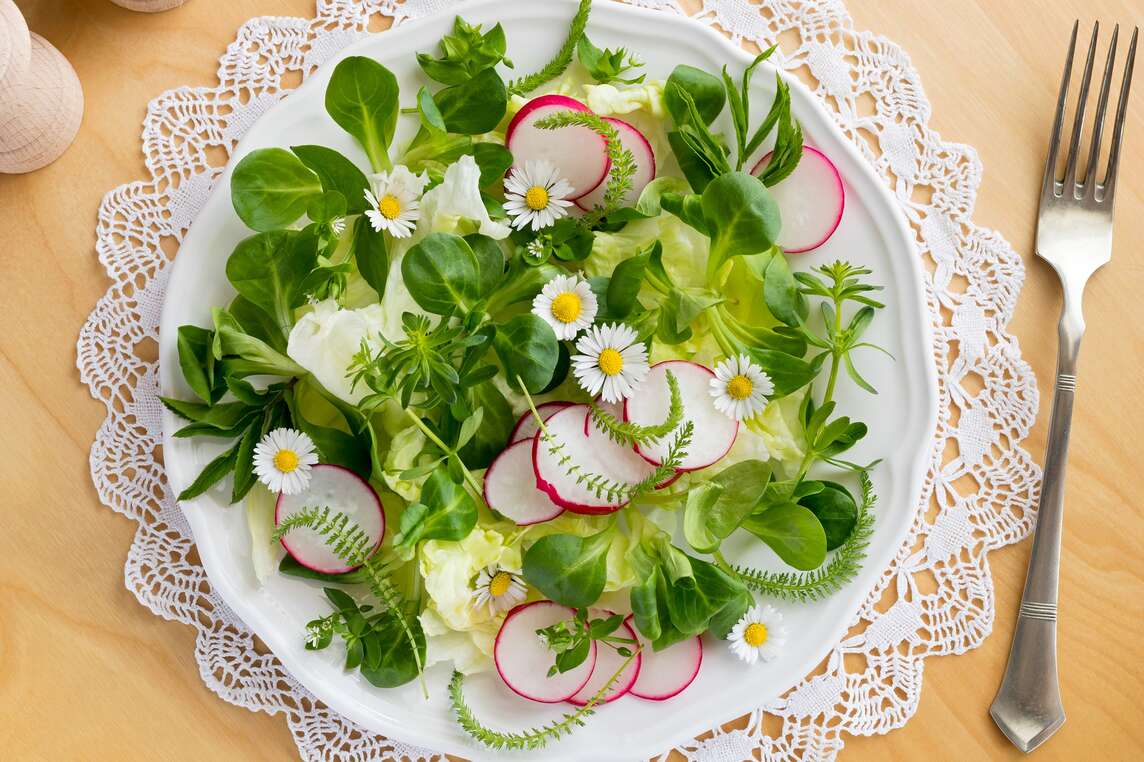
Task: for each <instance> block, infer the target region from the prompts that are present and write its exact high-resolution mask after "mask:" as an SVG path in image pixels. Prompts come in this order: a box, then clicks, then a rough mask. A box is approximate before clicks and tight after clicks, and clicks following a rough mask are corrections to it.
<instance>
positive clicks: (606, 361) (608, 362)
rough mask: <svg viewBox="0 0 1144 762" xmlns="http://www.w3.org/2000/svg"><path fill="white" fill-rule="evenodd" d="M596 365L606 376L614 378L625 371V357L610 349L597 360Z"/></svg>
mask: <svg viewBox="0 0 1144 762" xmlns="http://www.w3.org/2000/svg"><path fill="white" fill-rule="evenodd" d="M596 364H597V365H599V366H600V370H602V371H604V375H606V376H614V375H616V374H617V373H619V372H620V371H621V370H623V369H624V356H623V355H622V354H620V353H619V352H617V351H616V350H614V349H612V348H611V347H608V348H607V349H605V350H604V351H603V352H601V353H600V356H599V357H597V358H596Z"/></svg>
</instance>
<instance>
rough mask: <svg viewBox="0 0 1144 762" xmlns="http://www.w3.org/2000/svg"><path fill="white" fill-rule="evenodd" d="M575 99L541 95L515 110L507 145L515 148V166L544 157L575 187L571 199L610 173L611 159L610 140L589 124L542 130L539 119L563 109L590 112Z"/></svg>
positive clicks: (507, 131)
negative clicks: (591, 128)
mask: <svg viewBox="0 0 1144 762" xmlns="http://www.w3.org/2000/svg"><path fill="white" fill-rule="evenodd" d="M589 110H590V109H589V108H588V107H587V106H585V105H584V104H583V103H581V102H580V101H578V100H576V99H575V98H569V97H567V96H564V95H542V96H540V97H539V98H533V99H532V100H530V101H529V102H528V103H526V104H524V106H523V107H522V108H521V109H520V111H518V112H516V116H514V117H513V118H512V121H511V122H509V124H508V129H507V130H506V131H505V141H504V142H505V145H506V146H508V150H510V151H512V158H513V168H522V167H524V163H525V162H527V161H537V160H543V161H547V162H549V163H551V164H552V165H553V166H554V167H556V170H557V173H558V174H559V175H560V176H561V177H562V178H564V179H565V180H567V181H568V184H569V185H571V186H572V194H571V198H577V197H578V196H582V195H584V194H585V193H587V192H588V191H590V190H592V189H593V188H595V187H596V186H597V185H599V184H600V181H602V180H603V179H604V178H605V177H607V176H608V170H609V169H611V166H612V162H611V160H610V159H609V158H608V143H607V141H606V140H604V138H602V137H600V136H599V135H597V134H596V133H594V132H592V131H591V130H589V129H588V128H587V127H564V128H562V129H559V130H542V129H540V128H539V127H537V126H536V122H538V121H539V120H541V119H543V118H544V117H546V116H552V115H553V114H558V113H560V112H561V111H589Z"/></svg>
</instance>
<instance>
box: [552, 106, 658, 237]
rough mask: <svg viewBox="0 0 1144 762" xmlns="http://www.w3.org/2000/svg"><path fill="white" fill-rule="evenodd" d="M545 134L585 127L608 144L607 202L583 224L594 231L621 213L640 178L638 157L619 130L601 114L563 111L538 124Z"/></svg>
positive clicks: (594, 211)
mask: <svg viewBox="0 0 1144 762" xmlns="http://www.w3.org/2000/svg"><path fill="white" fill-rule="evenodd" d="M536 126H537V127H539V128H540V129H542V130H558V129H560V128H562V127H585V128H587V129H589V130H591V131H592V132H594V133H596V134H597V135H599V136H600V137H602V138H603V139H604V140H605V141H606V142H607V152H608V158H609V159H611V160H612V169H611V171H610V172H609V174H608V185H607V186H606V187H605V189H604V201H603V204H602V205H600V206H597V207H595V208H594V209H593V210H592V211H591V212H589V213H588V214H586V215H584V216H583V217H582V218H581V220H582V221H583V223H584V224H585V225H587V226H588V227H591V226H593V225H595V224H596V223H598V222H599V221H600V220H602V219H603V218H604V217H606V216H608V215H609V214H611V213H612V212H614V211H616V210H617V209H619V208H620V207H621V206H623V204H624V196H626V195H627V193H628V191H630V190H631V189H632V181H633V179H634V178H635V175H636V157H635V156H634V155H632V152H631V151H629V150H628V149H626V148H624V146H623V143H621V142H620V134H619V133H618V132H616V128H615V127H614V126H612V124H611V123H609V122H608V121H607V120H605V119H604V118H603V117H601V116H600V115H599V114H593V113H592V112H590V111H559V112H557V113H555V114H552V115H551V116H546V117H544V118H543V119H539V120H537V122H536Z"/></svg>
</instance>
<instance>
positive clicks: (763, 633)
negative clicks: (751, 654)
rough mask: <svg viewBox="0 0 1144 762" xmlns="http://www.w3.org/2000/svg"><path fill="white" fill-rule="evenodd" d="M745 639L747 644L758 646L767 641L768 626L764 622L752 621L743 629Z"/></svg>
mask: <svg viewBox="0 0 1144 762" xmlns="http://www.w3.org/2000/svg"><path fill="white" fill-rule="evenodd" d="M743 640H745V641H747V645H749V646H752V647H754V648H758V647H759V646H761V645H762V644H763V643H766V642H767V626H766V625H765V624H763V623H762V622H751V623H750V624H749V625H747V629H746V630H744V631H743Z"/></svg>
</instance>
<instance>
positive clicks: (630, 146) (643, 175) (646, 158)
mask: <svg viewBox="0 0 1144 762" xmlns="http://www.w3.org/2000/svg"><path fill="white" fill-rule="evenodd" d="M604 121H605V122H611V124H612V125H613V126H614V127H615V128H616V132H618V133H619V135H620V146H621V147H623V148H625V149H627V150H629V151H631V152H632V158H634V159H635V161H636V173H635V175H633V176H632V187H631V188H630V189H629V190H628V192H627V193H625V194H624V198H623V201H622V202H621V206H632V205H634V204H635V203H636V201H638V200H639V197H640V193H641V192H642V191H643V189H644V186H645V185H647V184H648V183H650V182H651V181H652V180H654V179H655V151H653V150H652V147H651V143H650V142H648V139H647V138H646V137H644V134H643V133H642V132H640V131H639V130H638V129H636V128H635V127H633V126H632V125H630V124H628V123H627V122H625V121H624V120H623V119H616V118H615V117H614V116H606V117H604ZM611 177H612V173H611V172H608V174H607V176H606V177H605V178H604V179H603V180H601V181H600V184H599V185H597V186H596V187H595V188H593V189H592V190H590V191H589V192H588V193H586V194H584V195H583V196H581V197H580V198H578V199H576V206H578V207H580V208H581V209H583V210H584V211H586V212H588V211H591V210H592V209H594V208H595V207H597V206H602V205H603V203H604V192H605V191H607V189H608V180H610V179H611Z"/></svg>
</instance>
